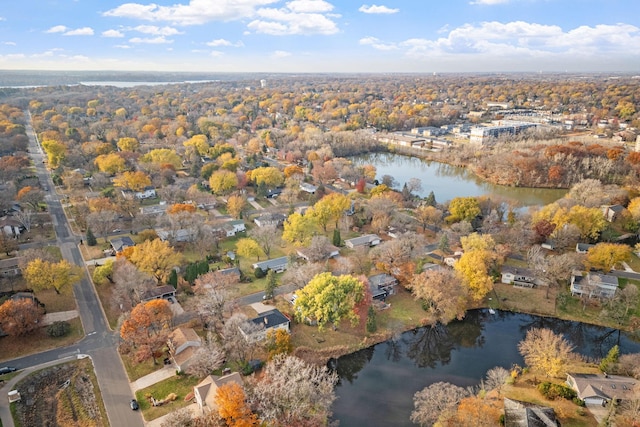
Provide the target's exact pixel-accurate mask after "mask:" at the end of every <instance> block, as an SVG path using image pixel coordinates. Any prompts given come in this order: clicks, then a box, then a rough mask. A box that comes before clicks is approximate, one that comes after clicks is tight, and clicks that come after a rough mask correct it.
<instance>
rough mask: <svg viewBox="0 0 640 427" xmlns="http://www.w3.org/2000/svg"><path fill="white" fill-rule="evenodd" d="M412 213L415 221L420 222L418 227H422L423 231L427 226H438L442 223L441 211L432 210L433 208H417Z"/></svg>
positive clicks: (427, 206)
mask: <svg viewBox="0 0 640 427" xmlns="http://www.w3.org/2000/svg"><path fill="white" fill-rule="evenodd" d="M414 213H415V216H416V219H417V220H418V221H419V222H420V225H422V229H423V230H426V228H427V225H429V224H432V225H434V226H438V225H440V223H441V222H442V211H441V210H440V209H436V208H434V207H433V206H429V205H422V206H418V207H417V208H416V210H415V211H414Z"/></svg>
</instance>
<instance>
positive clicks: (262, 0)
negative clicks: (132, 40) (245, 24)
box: [103, 0, 295, 25]
mask: <svg viewBox="0 0 640 427" xmlns="http://www.w3.org/2000/svg"><path fill="white" fill-rule="evenodd" d="M278 1H279V0H240V1H238V0H215V1H212V0H190V1H189V2H188V3H187V4H174V5H172V6H160V5H157V4H155V3H150V4H140V3H125V4H122V5H120V6H118V7H116V8H114V9H111V10H108V11H106V12H104V13H103V15H104V16H112V17H118V18H131V19H139V20H143V21H166V22H173V23H175V24H176V25H201V24H205V23H207V22H211V21H233V20H240V19H246V18H251V17H253V16H254V15H255V11H256V8H258V7H261V6H266V5H270V4H273V3H277V2H278ZM294 1H295V0H294Z"/></svg>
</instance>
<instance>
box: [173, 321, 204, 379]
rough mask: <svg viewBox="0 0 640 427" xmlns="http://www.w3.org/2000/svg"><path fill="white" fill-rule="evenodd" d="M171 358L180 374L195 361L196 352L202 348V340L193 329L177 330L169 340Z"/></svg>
mask: <svg viewBox="0 0 640 427" xmlns="http://www.w3.org/2000/svg"><path fill="white" fill-rule="evenodd" d="M167 346H168V347H169V357H170V358H171V360H172V361H173V363H174V364H175V365H176V370H177V371H178V372H182V371H184V370H185V369H186V368H187V367H188V366H189V363H190V362H191V361H192V360H193V356H194V355H195V353H196V351H198V349H199V348H200V347H201V346H202V339H201V338H200V337H199V336H198V334H196V331H194V330H193V328H177V329H175V330H174V331H173V332H171V334H170V335H169V339H168V340H167Z"/></svg>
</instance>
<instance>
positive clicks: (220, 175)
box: [209, 169, 238, 195]
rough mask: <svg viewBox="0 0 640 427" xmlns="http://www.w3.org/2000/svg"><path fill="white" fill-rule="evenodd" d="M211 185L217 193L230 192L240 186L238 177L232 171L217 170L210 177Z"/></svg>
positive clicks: (212, 189)
mask: <svg viewBox="0 0 640 427" xmlns="http://www.w3.org/2000/svg"><path fill="white" fill-rule="evenodd" d="M209 187H211V191H213V192H214V193H215V194H217V195H224V194H229V193H230V192H231V191H232V190H234V189H236V188H237V187H238V177H237V175H236V174H235V173H233V172H231V171H228V170H225V169H221V170H217V171H215V172H214V173H212V174H211V177H210V178H209Z"/></svg>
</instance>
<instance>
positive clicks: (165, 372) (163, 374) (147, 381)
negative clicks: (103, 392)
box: [129, 365, 176, 393]
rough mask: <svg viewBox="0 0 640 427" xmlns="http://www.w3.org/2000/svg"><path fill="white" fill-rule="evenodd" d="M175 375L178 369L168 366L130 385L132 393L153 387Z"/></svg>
mask: <svg viewBox="0 0 640 427" xmlns="http://www.w3.org/2000/svg"><path fill="white" fill-rule="evenodd" d="M175 375H176V367H175V366H173V365H166V366H165V367H163V368H162V369H158V370H157V371H154V372H152V373H150V374H148V375H145V376H144V377H142V378H138V379H137V380H135V381H133V382H132V383H129V386H131V391H132V392H134V393H135V392H136V391H138V390H141V389H143V388H147V387H149V386H152V385H154V384H156V383H159V382H160V381H164V380H166V379H167V378H171V377H173V376H175Z"/></svg>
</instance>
